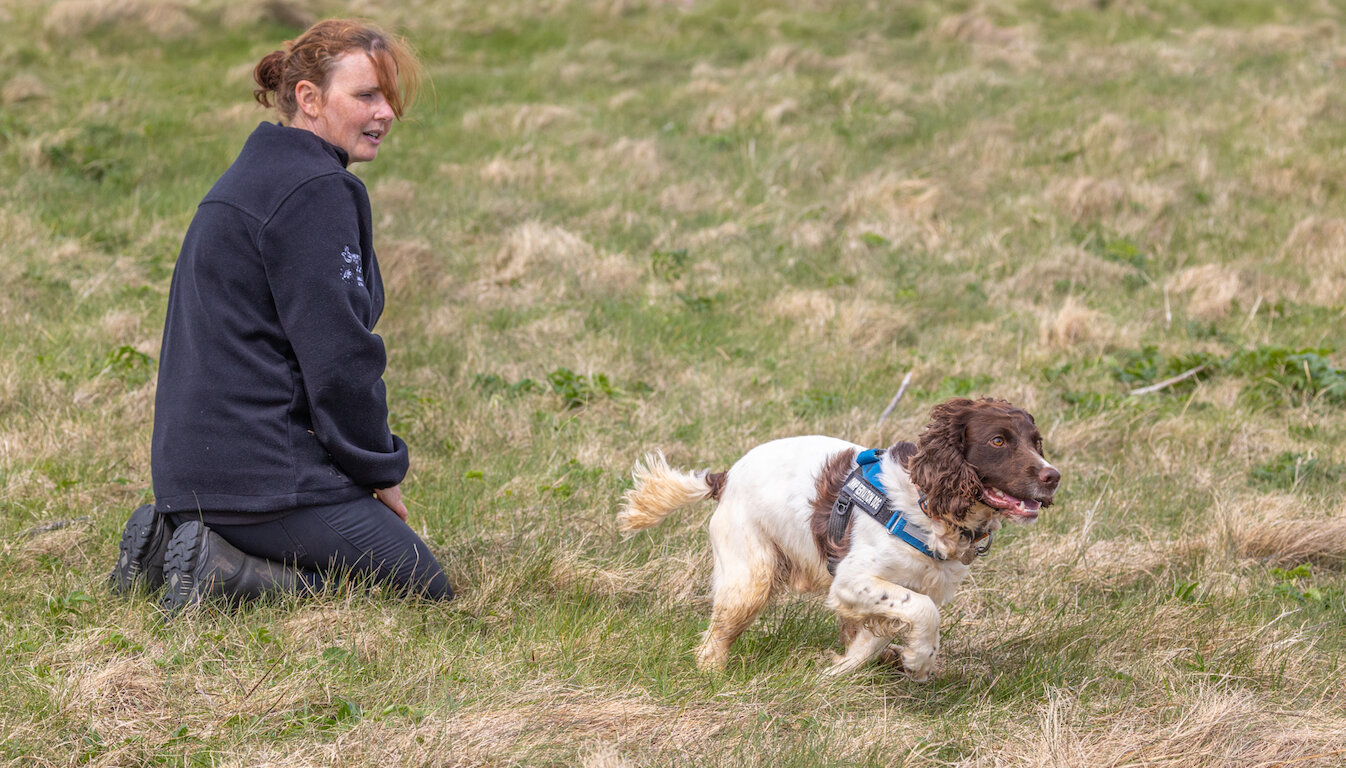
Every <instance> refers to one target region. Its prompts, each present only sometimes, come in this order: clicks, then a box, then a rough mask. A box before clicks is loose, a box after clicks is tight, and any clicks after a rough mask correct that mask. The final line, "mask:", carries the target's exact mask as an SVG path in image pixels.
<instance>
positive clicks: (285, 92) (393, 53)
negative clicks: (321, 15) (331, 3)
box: [252, 19, 421, 121]
mask: <svg viewBox="0 0 1346 768" xmlns="http://www.w3.org/2000/svg"><path fill="white" fill-rule="evenodd" d="M351 51H364V53H365V55H366V56H368V57H369V60H370V61H371V62H373V64H374V71H375V72H376V73H378V78H379V88H380V89H381V90H382V91H383V96H384V98H386V99H387V100H388V106H390V107H392V109H393V114H394V115H397V117H398V119H401V117H402V112H403V110H405V109H406V108H407V107H410V106H411V102H412V101H414V100H415V98H416V91H417V90H418V89H419V87H420V82H421V65H420V62H419V61H418V60H417V59H416V54H415V53H414V52H413V51H412V49H411V47H410V45H408V44H407V42H406V41H405V40H404V39H402V38H401V37H398V36H396V35H390V34H388V33H386V32H384V31H383V30H381V29H379V28H378V27H377V26H375V25H374V24H372V23H370V22H367V21H361V20H358V19H327V20H326V21H320V22H318V23H317V24H314V25H313V26H311V27H309V28H308V29H306V30H304V34H302V35H300V36H299V37H296V38H295V39H293V40H287V41H285V49H284V50H280V51H272V52H271V53H269V54H267V55H266V56H264V57H262V60H261V61H259V62H257V66H256V67H255V68H254V69H253V70H252V77H253V79H254V80H256V81H257V85H259V86H261V87H259V88H256V89H254V90H253V92H252V95H253V98H255V99H257V103H258V104H261V105H262V106H264V107H270V106H272V103H271V98H272V94H274V95H275V100H276V101H275V107H276V109H278V110H279V111H280V114H281V116H282V117H283V118H285V120H287V121H288V120H291V119H293V118H294V114H295V111H296V110H297V109H298V108H299V104H298V102H296V101H295V95H294V90H295V86H297V85H299V83H300V81H302V80H307V81H309V82H310V83H313V84H314V85H316V86H318V90H319V91H321V92H322V93H324V94H326V93H327V81H328V76H329V75H330V74H331V70H332V64H333V62H335V61H336V60H337V59H339V58H341V57H342V56H344V55H345V54H347V53H349V52H351Z"/></svg>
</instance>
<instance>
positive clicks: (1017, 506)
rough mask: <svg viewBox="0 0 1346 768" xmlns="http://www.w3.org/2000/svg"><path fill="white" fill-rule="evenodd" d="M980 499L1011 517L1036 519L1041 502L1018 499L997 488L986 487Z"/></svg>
mask: <svg viewBox="0 0 1346 768" xmlns="http://www.w3.org/2000/svg"><path fill="white" fill-rule="evenodd" d="M981 495H982V498H983V499H985V500H986V503H987V504H989V505H991V506H993V507H995V508H996V509H1003V510H1005V511H1006V512H1008V513H1010V514H1011V515H1017V516H1019V517H1037V514H1038V510H1039V509H1041V508H1042V502H1040V501H1037V500H1035V499H1018V498H1015V497H1013V496H1011V495H1009V494H1008V493H1005V492H1004V491H1002V490H1000V489H999V488H991V487H989V486H988V487H986V488H984V489H983V490H982V494H981Z"/></svg>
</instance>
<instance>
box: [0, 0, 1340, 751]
mask: <svg viewBox="0 0 1346 768" xmlns="http://www.w3.org/2000/svg"><path fill="white" fill-rule="evenodd" d="M359 7H361V8H364V7H365V6H363V5H361V6H359ZM306 8H307V9H308V10H310V11H311V12H313V13H316V14H318V15H337V14H341V13H346V12H349V8H348V7H347V6H346V5H345V4H342V3H340V2H335V1H333V2H328V1H327V0H324V1H323V2H320V3H317V4H315V5H313V6H312V7H311V8H310V7H309V6H302V7H301V6H300V5H299V4H295V5H290V4H286V3H276V4H263V3H254V4H246V3H245V4H239V3H223V2H216V0H205V1H204V2H194V3H174V2H171V1H168V0H166V1H165V2H155V3H141V4H136V3H111V2H108V3H105V4H100V3H96V2H91V3H69V2H68V3H57V4H44V3H36V2H29V1H27V0H0V20H3V22H4V23H5V25H6V29H7V32H8V34H7V35H6V36H5V38H4V40H3V41H0V95H2V96H3V103H2V104H0V181H3V184H0V203H3V205H2V207H0V237H3V240H4V243H5V245H4V249H3V251H2V252H0V265H3V267H4V273H5V275H6V276H7V278H8V279H7V282H6V290H5V291H4V292H3V294H0V488H2V489H3V490H2V491H0V576H3V578H0V630H2V631H0V649H3V650H2V651H0V653H3V657H4V661H5V668H6V669H7V670H8V672H7V673H6V674H5V675H3V676H0V701H3V702H4V705H3V706H0V761H3V764H5V765H14V766H20V765H22V766H28V765H60V766H65V765H70V766H75V765H93V766H113V765H168V766H179V765H181V766H187V765H255V764H264V763H265V764H273V765H313V764H318V765H343V766H346V765H349V766H357V765H369V764H392V765H427V766H429V765H436V766H438V765H530V766H531V765H583V766H586V767H587V768H598V767H600V766H603V767H609V766H635V765H642V766H644V765H652V766H661V765H705V766H742V765H745V764H747V765H766V764H770V765H773V766H796V765H797V766H814V765H837V766H849V765H855V766H869V765H885V766H891V765H903V766H968V767H971V766H1000V765H1009V766H1048V765H1052V766H1116V767H1117V768H1121V767H1122V766H1140V765H1183V766H1231V767H1233V766H1252V765H1256V766H1263V767H1264V768H1271V767H1272V766H1276V767H1277V768H1280V767H1281V766H1289V765H1293V766H1295V767H1296V768H1301V767H1303V768H1307V767H1309V766H1336V765H1340V764H1342V762H1343V761H1344V760H1346V753H1344V752H1342V751H1341V749H1342V748H1341V745H1342V744H1343V743H1346V697H1344V696H1343V693H1342V691H1343V690H1346V688H1344V687H1343V682H1344V680H1343V658H1344V656H1346V597H1344V596H1343V595H1346V573H1344V572H1343V565H1344V564H1346V520H1344V519H1343V517H1344V516H1346V492H1343V489H1344V488H1346V453H1343V450H1342V448H1341V445H1342V444H1343V441H1344V440H1346V390H1344V389H1343V387H1346V372H1343V371H1346V357H1343V355H1344V354H1346V351H1344V350H1343V347H1342V345H1343V344H1344V343H1346V334H1344V333H1343V329H1344V328H1346V259H1344V258H1343V254H1344V253H1346V218H1343V217H1342V216H1341V215H1340V211H1341V210H1342V208H1343V202H1346V198H1344V197H1343V187H1342V184H1341V182H1340V179H1342V178H1343V177H1346V154H1343V152H1342V149H1341V146H1342V129H1341V125H1342V124H1343V120H1344V119H1346V97H1343V96H1342V95H1341V86H1342V83H1341V71H1342V66H1341V64H1342V61H1343V51H1346V36H1344V33H1343V30H1342V13H1343V11H1344V10H1346V8H1343V7H1341V6H1340V4H1339V3H1320V4H1300V3H1274V2H1247V3H1224V2H1196V1H1195V0H1148V1H1146V0H1126V1H1123V0H1113V1H1112V2H1084V1H1080V2H1075V1H1074V0H1050V1H1049V0H1010V1H1008V2H1000V3H993V4H984V3H983V4H978V3H969V2H933V0H915V1H913V2H903V3H886V4H879V5H878V6H868V5H864V4H857V3H832V2H801V3H791V4H770V3H765V2H748V3H715V2H691V3H679V2H668V3H665V2H657V1H655V0H635V1H634V2H625V1H621V2H559V3H530V2H522V1H521V0H520V1H518V2H515V1H513V0H511V1H509V2H501V3H481V4H476V3H466V4H458V5H457V6H455V7H454V8H452V9H449V8H447V7H445V6H444V4H434V3H412V4H407V5H405V6H399V7H398V8H397V9H392V8H389V9H387V10H386V14H387V15H386V16H384V17H381V18H380V21H381V22H383V23H385V24H386V25H388V26H392V27H395V28H398V29H401V30H403V31H405V32H406V33H407V34H409V36H410V38H411V39H412V41H413V42H414V43H415V45H416V46H417V47H418V49H419V50H420V51H421V52H422V55H423V57H424V59H425V63H426V65H427V69H428V71H429V73H430V74H431V80H432V82H431V87H430V88H427V89H426V91H425V93H424V97H423V99H422V100H421V101H420V102H419V103H417V104H416V106H415V108H414V109H413V111H412V113H411V114H410V115H409V116H408V117H409V119H408V120H407V121H405V122H404V123H402V124H400V125H399V126H398V127H397V128H396V130H394V131H393V133H392V134H391V137H390V139H389V141H388V143H387V144H386V145H385V147H384V151H383V153H382V155H383V156H382V157H381V158H380V159H379V160H378V161H377V162H376V163H373V164H370V165H368V166H361V167H358V168H357V172H358V173H359V174H360V175H361V176H362V177H363V178H364V179H365V180H366V182H367V184H368V186H369V188H370V190H371V197H372V199H373V204H374V208H375V222H376V227H377V232H376V244H377V247H378V252H379V257H380V260H381V263H382V268H383V273H384V276H385V280H386V283H387V290H388V296H389V303H388V308H387V310H386V311H385V314H384V318H383V320H382V322H381V325H380V327H379V332H380V333H381V334H382V335H383V336H384V338H385V339H386V341H387V344H388V348H389V360H390V365H389V370H388V374H387V377H386V378H387V383H388V385H389V392H390V406H391V420H392V423H393V425H394V428H395V430H396V431H397V432H398V434H399V435H401V436H402V437H404V438H405V439H406V440H407V442H408V444H409V445H410V446H411V449H412V454H413V461H412V471H411V474H410V476H409V478H408V480H407V482H406V484H405V490H406V493H407V496H408V499H409V501H410V504H411V507H412V514H413V518H412V521H413V524H414V526H415V527H416V528H417V530H418V531H420V532H421V533H422V535H423V536H424V537H425V538H426V540H427V541H428V542H429V543H430V544H431V546H432V548H433V549H434V550H435V552H436V553H437V554H438V555H439V556H440V559H441V561H442V562H444V563H445V565H446V566H447V568H448V569H449V571H450V575H451V580H452V582H453V584H454V585H455V587H456V588H457V590H458V591H459V593H460V597H459V599H458V600H457V601H455V602H454V603H452V604H450V605H444V606H441V605H425V604H422V603H418V602H415V601H408V600H403V599H399V598H392V597H388V596H384V595H380V594H377V593H374V594H371V593H369V592H366V591H362V590H358V589H348V590H345V591H340V592H338V593H335V594H332V595H328V596H324V597H322V598H320V599H315V600H309V601H304V602H299V601H281V602H273V603H268V604H260V605H254V606H249V607H246V608H244V609H242V610H239V611H237V612H233V613H217V612H202V613H199V614H192V615H187V616H183V617H179V618H177V619H174V620H172V621H165V620H164V618H163V616H162V615H161V614H160V613H159V612H158V610H157V609H156V608H155V607H154V605H153V604H152V602H151V601H149V600H145V599H130V600H127V599H120V598H116V597H114V596H112V595H111V594H109V593H108V591H107V590H106V587H105V585H104V576H105V575H106V573H107V572H108V571H109V569H110V567H111V563H112V561H113V557H114V553H115V551H116V543H117V540H118V535H119V532H120V529H121V525H122V523H123V521H124V520H125V517H126V515H127V514H128V513H129V512H130V510H131V509H133V508H134V507H135V506H136V505H137V504H139V503H143V502H144V501H146V500H148V499H149V498H150V490H149V484H150V472H149V440H150V429H151V424H152V419H153V408H152V406H153V395H154V388H155V373H156V365H157V359H158V345H159V336H160V333H161V331H162V322H163V315H164V309H165V304H166V301H167V292H168V285H169V279H170V277H171V271H172V266H173V261H174V259H175V257H176V253H177V249H178V247H179V244H180V242H181V237H182V234H183V232H184V231H185V229H186V226H187V224H188V222H189V221H190V219H191V216H192V213H193V210H194V208H195V206H196V203H197V202H198V201H199V199H200V198H201V196H202V195H203V194H204V193H205V191H206V190H207V189H208V188H209V186H210V184H211V183H213V181H214V179H215V178H216V177H217V176H218V175H219V174H220V173H221V172H222V171H223V169H224V168H225V167H226V166H227V165H228V163H229V162H230V160H231V159H232V157H233V156H234V154H235V153H236V152H237V151H238V148H239V146H240V145H241V143H242V141H243V139H244V138H245V137H246V136H247V135H248V133H249V132H250V131H251V130H252V128H253V126H254V125H255V124H256V123H257V122H258V121H260V120H262V119H267V118H268V115H267V114H266V113H265V112H263V111H261V110H258V109H253V108H252V107H251V106H250V104H251V87H252V86H251V83H250V79H249V78H250V74H249V73H250V69H251V65H252V64H253V63H255V61H256V60H257V59H258V58H260V57H261V56H262V55H263V54H265V53H266V52H268V51H270V50H273V49H274V48H275V47H277V46H278V45H279V44H280V42H281V41H283V40H285V39H287V38H289V37H293V36H294V34H296V33H297V32H298V31H299V27H297V26H295V25H294V24H293V23H292V22H291V21H288V20H287V19H288V18H289V17H290V16H293V15H294V12H295V10H296V9H298V12H299V14H300V15H302V13H303V12H304V10H305V9H306ZM100 14H101V15H100ZM1197 365H1204V366H1206V367H1205V368H1203V369H1202V372H1201V373H1200V374H1199V375H1198V376H1195V377H1193V378H1190V379H1188V380H1186V381H1183V382H1181V383H1177V384H1174V385H1171V386H1169V387H1166V388H1164V389H1162V390H1160V391H1158V392H1154V393H1151V394H1147V395H1141V396H1133V395H1130V394H1128V393H1129V392H1130V391H1132V390H1134V389H1137V388H1140V387H1144V386H1147V385H1152V384H1156V383H1158V382H1161V381H1163V380H1165V379H1167V378H1169V377H1172V376H1175V375H1177V374H1180V373H1182V372H1184V371H1186V370H1189V369H1191V368H1194V367H1196V366H1197ZM908 372H912V373H913V377H912V382H911V387H910V388H909V390H908V391H907V394H906V396H905V398H904V399H903V400H902V402H901V403H900V405H899V407H898V408H897V409H896V412H895V413H893V414H892V415H891V416H890V417H889V418H888V420H887V421H885V422H884V424H883V425H882V427H881V428H879V427H876V422H877V421H878V415H879V414H880V413H881V412H882V410H883V408H884V406H885V405H886V404H887V403H888V401H889V399H890V398H891V397H892V395H893V393H894V392H895V391H896V389H897V386H898V384H899V383H900V382H901V381H902V378H903V376H904V375H906V374H907V373H908ZM969 395H971V396H976V395H994V396H1000V397H1006V398H1009V399H1011V400H1013V401H1015V402H1017V403H1019V404H1022V405H1024V406H1025V407H1027V408H1029V409H1030V410H1031V411H1032V412H1033V413H1034V414H1035V415H1036V417H1037V421H1038V424H1039V425H1040V427H1041V428H1042V430H1043V432H1044V434H1045V436H1046V444H1047V452H1048V455H1049V456H1050V457H1051V458H1052V460H1053V461H1054V462H1055V463H1056V464H1057V465H1058V466H1059V467H1060V468H1061V470H1062V473H1063V483H1062V489H1061V492H1060V493H1059V494H1058V496H1057V503H1056V505H1055V506H1054V507H1052V508H1050V509H1049V510H1047V511H1046V513H1044V514H1043V516H1042V519H1041V520H1040V521H1039V522H1038V523H1037V524H1036V525H1035V526H1033V527H1031V528H1015V529H1012V530H1007V531H1005V532H1004V533H1003V534H1002V535H1000V536H998V537H997V540H996V542H995V546H994V548H993V549H992V551H991V553H990V556H989V557H988V558H986V559H985V560H984V561H981V562H979V563H978V564H977V565H976V567H975V568H974V571H973V575H972V577H971V578H970V579H969V581H968V582H967V583H966V584H965V587H964V589H963V590H962V591H961V592H960V593H959V595H958V597H957V598H956V599H955V600H954V602H953V603H952V604H950V605H949V606H948V607H947V608H946V609H945V611H944V613H943V643H942V645H943V649H942V662H941V666H940V669H939V671H938V672H937V674H936V676H935V677H934V679H933V680H932V681H931V682H929V683H926V684H915V683H912V682H910V681H909V680H908V679H906V678H905V677H904V676H903V675H902V674H901V672H900V671H898V670H895V669H892V668H889V667H885V666H882V665H876V666H873V667H871V668H868V669H866V670H864V671H863V672H861V673H860V674H858V675H856V676H854V677H852V678H849V679H846V680H839V681H835V680H830V679H825V678H822V677H821V675H820V673H821V671H822V670H823V669H825V668H826V666H827V664H828V663H829V662H828V659H827V653H828V652H829V651H832V650H838V647H837V637H836V630H835V622H834V621H833V619H832V618H831V617H830V616H829V615H828V613H827V612H826V611H825V610H824V609H823V608H822V606H821V604H820V601H819V600H818V599H816V598H804V597H789V598H785V599H782V600H780V601H778V602H777V603H776V604H775V605H774V606H773V607H771V608H770V609H768V611H767V612H766V614H765V615H764V616H763V617H762V618H761V619H760V620H759V621H758V622H757V623H756V624H754V625H753V626H752V627H751V628H750V629H749V630H748V632H747V633H746V634H745V635H744V637H743V638H742V639H741V640H740V641H739V642H738V643H737V644H736V645H735V647H734V649H733V652H732V654H731V657H730V661H729V667H728V669H727V670H726V671H725V672H724V673H723V674H702V673H700V672H698V671H697V670H696V669H695V665H694V663H693V653H694V649H695V647H696V645H697V642H698V635H699V633H700V632H701V630H702V629H703V627H704V625H705V620H706V615H707V612H708V609H709V607H708V605H707V601H706V591H707V584H708V578H709V554H708V552H707V542H706V537H705V532H704V523H705V520H706V518H707V516H708V515H709V513H710V509H709V507H708V506H707V507H699V508H696V509H694V510H693V511H690V512H689V513H688V514H686V515H685V516H683V517H681V518H675V519H670V520H669V521H666V522H665V523H664V524H663V525H662V526H660V527H658V528H655V529H653V530H652V531H650V532H648V533H642V534H640V535H638V536H635V537H633V538H631V539H628V540H623V539H622V538H621V537H620V536H619V535H618V534H617V532H616V530H615V526H614V525H613V517H614V514H615V512H616V509H617V505H618V503H619V499H620V496H621V494H622V492H623V491H624V490H625V489H626V488H627V487H628V486H629V480H628V472H629V469H630V466H631V464H632V463H633V462H634V461H635V459H636V458H638V457H639V456H640V455H641V454H642V453H644V452H645V451H647V450H650V449H653V448H660V449H662V450H664V451H665V452H666V453H667V454H668V455H669V457H670V458H671V459H672V460H673V462H674V463H675V464H679V465H682V466H687V467H706V466H709V467H714V468H720V469H722V468H725V467H727V466H728V465H729V464H730V463H732V462H733V461H734V460H735V459H736V458H737V457H738V456H739V455H741V454H742V453H743V452H744V451H745V450H747V449H748V448H750V447H752V446H753V445H756V444H758V443H760V442H763V441H765V440H767V439H770V438H773V437H779V436H785V435H791V434H802V433H823V434H834V435H839V436H844V437H848V438H851V439H854V440H856V441H858V442H863V443H868V444H874V445H879V444H883V443H887V442H891V441H893V440H897V439H910V438H912V437H913V436H915V435H916V434H917V433H918V432H919V430H920V428H921V427H922V426H923V425H924V423H925V417H926V414H927V413H928V411H929V408H930V407H931V406H932V405H933V404H935V403H937V402H939V401H941V400H943V399H945V398H947V397H951V396H969Z"/></svg>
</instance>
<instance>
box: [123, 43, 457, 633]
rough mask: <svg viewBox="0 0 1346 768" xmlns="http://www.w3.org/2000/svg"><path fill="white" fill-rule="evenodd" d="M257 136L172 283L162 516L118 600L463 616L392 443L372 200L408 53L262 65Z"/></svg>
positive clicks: (405, 84) (163, 384)
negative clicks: (341, 578)
mask: <svg viewBox="0 0 1346 768" xmlns="http://www.w3.org/2000/svg"><path fill="white" fill-rule="evenodd" d="M254 74H255V77H256V79H257V83H258V85H259V86H260V87H259V88H258V89H257V90H256V91H255V95H256V98H257V100H258V101H259V102H260V103H261V104H262V105H263V106H267V107H269V106H272V100H273V99H274V102H275V106H276V108H277V109H278V110H279V112H280V115H281V117H282V122H280V123H262V124H261V125H259V126H258V127H257V129H256V130H255V131H254V132H253V134H252V136H251V137H249V139H248V141H247V143H246V144H245V145H244V147H243V151H242V152H241V153H240V154H239V156H238V159H236V160H235V161H234V164H233V165H232V166H231V167H230V168H229V169H228V170H227V171H226V172H225V173H224V175H223V176H221V177H220V179H219V181H217V182H216V183H215V186H214V187H213V188H212V189H211V190H210V193H209V194H207V195H206V197H205V199H204V200H202V202H201V205H200V206H199V207H198V208H197V211H196V216H195V218H194V219H193V220H192V224H191V227H190V228H189V229H188V231H187V235H186V238H185V240H184V242H183V246H182V252H181V253H180V255H179V256H178V261H177V266H176V267H175V269H174V272H173V282H172V286H171V288H170V290H169V296H168V318H167V321H166V324H165V327H164V338H163V347H162V350H161V354H160V362H159V387H158V393H157V396H156V399H155V414H154V442H153V450H152V474H153V480H154V497H155V503H154V504H153V505H146V506H145V507H141V508H140V509H138V510H136V511H135V512H134V513H133V514H132V515H131V519H130V520H129V521H128V522H127V524H126V528H125V530H124V531H123V533H122V541H121V549H120V553H119V559H118V562H117V567H116V569H115V570H114V572H113V584H114V587H115V588H117V589H118V590H119V591H129V590H131V589H132V588H133V587H135V586H136V585H138V584H144V585H145V586H147V587H149V588H151V589H153V588H157V587H158V586H159V585H160V584H164V583H166V585H167V589H166V591H165V593H164V597H163V602H164V603H165V605H167V606H168V607H169V608H170V609H177V608H181V607H182V606H184V605H187V604H190V603H194V602H198V601H200V600H202V599H203V598H212V597H221V598H235V599H241V598H248V597H254V596H257V595H260V594H262V593H265V592H272V591H290V592H303V591H309V590H317V589H321V588H322V586H323V584H324V583H325V581H326V579H327V577H328V576H329V575H330V574H333V573H336V572H342V573H353V574H355V575H358V576H368V577H371V578H372V579H374V580H376V581H381V582H384V583H389V584H392V585H394V586H395V587H397V588H399V589H401V590H404V591H406V592H410V593H414V594H419V595H424V596H426V597H430V598H435V599H448V598H451V597H453V591H452V589H450V587H449V583H448V579H447V578H446V577H445V575H444V572H443V570H442V569H441V568H440V565H439V563H438V562H437V561H436V560H435V557H434V555H432V554H431V553H430V550H429V549H428V548H427V547H426V545H425V543H424V542H423V541H421V539H420V538H419V537H417V536H416V534H415V533H414V532H413V531H412V530H411V528H410V527H408V526H407V524H406V519H407V508H406V506H405V505H404V504H403V502H402V493H401V490H400V487H399V486H400V483H401V482H402V479H403V477H404V476H405V475H406V472H407V466H408V463H407V446H406V444H405V443H403V442H402V440H401V439H400V438H398V437H397V436H396V435H393V434H392V433H391V431H390V430H389V428H388V406H387V400H386V390H385V387H384V384H383V371H384V366H385V363H386V354H385V352H384V348H383V340H382V339H381V338H380V337H379V336H377V335H376V334H375V333H374V324H375V323H376V322H377V321H378V318H379V314H380V313H381V312H382V310H383V283H382V281H381V279H380V276H379V268H378V262H377V261H376V260H375V258H374V248H373V232H372V225H371V214H370V207H369V196H368V195H367V194H366V192H365V187H364V184H363V183H361V181H360V179H359V178H357V177H356V176H355V175H354V174H352V173H351V172H350V171H349V170H347V167H348V165H349V164H351V163H357V162H368V161H370V160H373V159H374V158H376V157H377V156H378V153H379V147H380V145H381V144H382V143H383V141H384V139H385V138H386V137H387V135H388V131H389V129H390V128H391V127H392V124H393V121H394V119H396V118H400V117H401V116H402V111H403V108H404V106H406V104H407V103H409V101H410V99H411V98H412V97H413V96H414V94H415V89H416V84H417V80H418V75H419V68H418V64H417V62H416V60H415V59H414V57H413V56H412V55H411V53H410V52H409V51H408V49H407V48H406V46H405V45H404V44H402V42H401V41H400V40H399V39H397V38H395V37H391V36H389V35H387V34H385V33H383V32H382V31H380V30H378V29H377V28H375V27H373V26H371V25H369V24H366V23H363V22H355V21H344V20H328V21H323V22H319V23H318V24H316V25H314V26H313V27H312V28H310V29H308V30H307V31H306V32H304V34H302V35H301V36H300V37H298V38H297V39H295V40H293V41H291V42H290V43H289V44H288V45H287V49H286V50H284V51H276V52H274V53H272V54H270V55H268V56H266V57H265V58H263V59H262V61H261V62H260V63H259V64H258V65H257V67H256V70H255V72H254Z"/></svg>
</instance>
